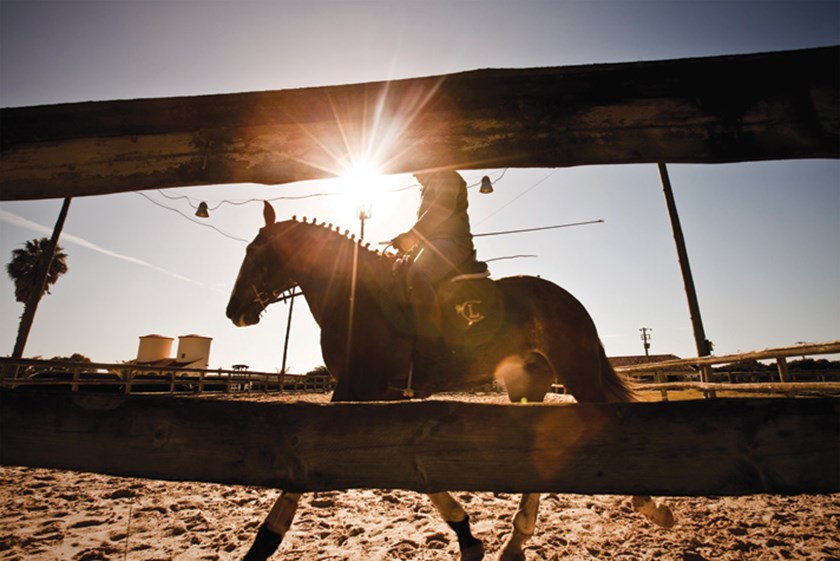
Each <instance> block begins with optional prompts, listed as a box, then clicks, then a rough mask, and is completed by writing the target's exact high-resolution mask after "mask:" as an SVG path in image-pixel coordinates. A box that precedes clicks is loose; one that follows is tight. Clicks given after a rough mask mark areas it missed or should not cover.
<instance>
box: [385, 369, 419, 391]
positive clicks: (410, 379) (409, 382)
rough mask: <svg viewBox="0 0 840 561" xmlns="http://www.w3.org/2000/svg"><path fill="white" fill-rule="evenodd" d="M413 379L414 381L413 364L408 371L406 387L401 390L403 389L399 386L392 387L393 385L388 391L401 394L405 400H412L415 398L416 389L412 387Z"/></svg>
mask: <svg viewBox="0 0 840 561" xmlns="http://www.w3.org/2000/svg"><path fill="white" fill-rule="evenodd" d="M413 379H414V364H413V363H412V365H411V366H410V367H409V369H408V378H406V381H405V387H404V388H401V387H398V386H392V385H390V384H388V389H389V390H394V391H398V392H401V393H402V396H403V397H404V398H406V399H411V398H413V397H414V388H412V387H411V385H412V382H413ZM394 380H395V381H396V380H399V378H396V379H394Z"/></svg>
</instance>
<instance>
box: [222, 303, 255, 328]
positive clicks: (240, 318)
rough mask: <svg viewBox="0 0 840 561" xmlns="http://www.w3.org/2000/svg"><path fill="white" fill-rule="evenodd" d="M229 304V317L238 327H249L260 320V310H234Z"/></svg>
mask: <svg viewBox="0 0 840 561" xmlns="http://www.w3.org/2000/svg"><path fill="white" fill-rule="evenodd" d="M233 308H234V306H228V309H227V317H228V318H229V319H230V321H232V322H233V325H235V326H236V327H247V326H249V325H254V324H257V323H259V322H260V312H259V311H256V310H234V309H233Z"/></svg>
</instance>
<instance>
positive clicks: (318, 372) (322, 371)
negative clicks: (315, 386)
mask: <svg viewBox="0 0 840 561" xmlns="http://www.w3.org/2000/svg"><path fill="white" fill-rule="evenodd" d="M306 375H307V376H329V377H330V378H332V374H330V371H329V369H328V368H327V367H326V366H323V365H321V366H316V367H315V368H313V369H312V370H310V371H309V372H307V373H306Z"/></svg>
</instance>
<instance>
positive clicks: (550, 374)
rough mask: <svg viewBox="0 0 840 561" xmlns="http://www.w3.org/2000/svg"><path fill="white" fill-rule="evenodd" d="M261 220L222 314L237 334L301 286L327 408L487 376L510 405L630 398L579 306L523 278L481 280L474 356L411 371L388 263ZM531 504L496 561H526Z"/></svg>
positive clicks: (314, 231)
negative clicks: (484, 315) (555, 389)
mask: <svg viewBox="0 0 840 561" xmlns="http://www.w3.org/2000/svg"><path fill="white" fill-rule="evenodd" d="M263 214H264V219H265V226H264V227H262V228H261V229H260V230H259V233H258V234H257V236H256V238H255V239H254V240H253V241H252V242H251V243H250V244H249V245H248V248H247V250H246V254H245V258H244V260H243V262H242V266H241V267H240V270H239V274H238V277H237V279H236V282H235V284H234V287H233V290H232V293H231V296H230V301H229V303H228V306H227V316H228V318H230V319H231V321H232V322H233V323H234V324H235V325H237V326H246V325H253V324H256V323H258V322H259V320H260V316H261V315H262V314H263V312H264V311H265V310H266V308H267V307H268V306H269V305H270V304H272V303H274V302H277V301H279V300H281V299H283V298H284V296H285V295H287V294H288V293H289V292H290V291H293V290H294V289H295V288H296V287H297V288H299V289H300V291H301V292H302V293H303V297H304V299H305V300H306V302H307V305H308V306H309V309H310V310H311V312H312V315H313V317H314V318H315V321H316V322H317V323H318V325H319V326H320V329H321V341H320V342H321V350H322V355H323V358H324V361H325V365H326V367H327V369H328V370H329V372H330V374H331V375H332V376H333V378H334V379H335V380H336V384H335V389H334V391H333V395H332V401H372V400H397V399H405V398H406V396H410V395H412V394H413V395H415V396H416V397H426V396H428V395H430V394H432V393H435V392H441V391H455V390H466V389H470V388H474V387H477V386H478V385H481V384H487V383H490V382H492V381H493V380H494V377H498V378H500V379H501V380H500V381H501V383H503V384H504V386H505V388H506V390H507V393H508V397H509V398H510V400H511V401H513V402H522V401H528V402H539V401H542V400H543V398H544V396H545V395H546V394H547V393H548V391H549V390H550V388H551V385H552V383H554V382H555V380H556V381H557V382H559V383H561V384H563V386H565V388H566V389H567V391H568V392H569V393H571V394H572V395H573V396H574V397H575V399H576V400H577V401H579V402H605V401H618V402H623V401H631V400H633V399H634V394H633V392H632V390H631V388H630V387H629V386H628V384H627V383H626V382H625V381H624V380H623V379H622V378H620V377H619V376H618V375H617V374H616V372H615V371H614V370H613V368H612V366H611V365H610V362H609V361H608V359H607V356H606V354H605V352H604V348H603V346H602V344H601V341H600V339H599V338H598V334H597V331H596V328H595V325H594V322H593V321H592V318H591V317H590V316H589V313H588V312H587V311H586V309H585V308H584V307H583V305H582V304H581V303H580V302H579V301H578V300H577V299H575V297H574V296H572V295H571V294H569V293H568V292H567V291H565V290H564V289H562V288H560V287H559V286H557V285H556V284H553V283H551V282H549V281H547V280H543V279H540V278H536V277H529V276H517V277H507V278H501V279H497V280H489V279H487V280H486V282H488V283H490V284H492V285H493V286H494V287H496V288H497V289H498V293H499V295H500V299H501V300H502V303H503V313H502V319H500V320H499V321H498V322H496V325H495V326H494V327H493V331H492V333H491V334H490V335H489V336H488V337H487V338H486V340H484V341H479V342H478V343H476V344H474V345H473V346H472V347H469V348H466V349H464V348H461V349H453V351H452V353H451V354H450V355H449V356H452V359H451V361H448V362H445V363H443V364H441V365H440V368H439V369H436V370H435V372H417V373H413V372H412V370H411V365H412V352H413V347H414V332H413V323H412V321H411V317H410V312H409V309H410V308H409V305H408V303H407V300H406V296H405V292H404V285H403V283H402V282H401V281H400V279H398V278H397V276H396V275H395V274H394V272H393V271H394V269H395V263H396V261H397V256H396V255H395V254H392V253H385V252H380V251H373V250H371V249H370V244H367V245H365V246H362V245H361V243H360V242H357V241H355V237H354V236H349V235H348V232H347V231H345V232H344V234H343V235H342V234H341V233H339V232H338V230H337V229H334V228H333V227H332V225H327V224H323V223H321V224H316V222H315V220H312V221H311V222H309V221H307V219H306V218H304V219H303V220H302V221H299V220H297V219H296V218H294V217H293V218H292V219H291V220H285V221H281V222H277V221H276V215H275V211H274V209H273V207H272V206H271V205H270V204H269V203H267V202H266V203H265V204H264V210H263ZM460 311H461V312H464V309H463V308H462V309H461V310H460ZM472 313H473V314H474V312H472ZM467 317H468V318H469V317H470V316H469V315H467ZM475 319H477V318H475V317H474V318H473V321H474V320H475ZM409 380H410V381H409ZM407 382H408V383H407ZM404 386H408V387H404ZM300 496H301V495H300V494H299V493H291V492H287V491H281V494H280V496H279V498H278V499H277V501H276V502H275V504H274V506H273V507H272V509H271V511H270V512H269V514H268V516H267V517H266V518H265V521H264V522H263V524H262V525H261V526H260V528H259V530H258V532H257V536H256V538H255V540H254V543H253V545H252V546H251V548H250V550H249V551H248V553H247V554H246V556H245V558H244V559H245V561H258V560H259V561H263V560H265V559H267V558H268V557H269V556H270V555H271V554H273V553H274V551H275V550H276V549H277V547H279V545H280V543H281V542H282V539H283V536H284V535H285V534H286V533H287V532H288V531H289V528H290V527H291V524H292V520H293V518H294V515H295V511H296V509H297V505H298V501H299V499H300ZM428 496H429V498H430V499H431V502H432V504H433V505H434V506H435V507H436V509H437V511H438V512H439V513H440V515H441V517H442V518H443V520H444V521H445V522H446V523H447V524H448V525H449V526H450V528H451V529H452V530H453V531H454V532H455V536H456V538H457V540H458V544H459V549H460V558H461V561H480V560H482V559H483V558H484V553H485V552H484V545H483V542H481V541H480V540H479V539H478V538H476V537H475V536H473V534H472V532H471V530H470V522H469V516H468V514H467V513H466V511H465V510H464V509H463V507H462V506H461V505H460V504H459V503H458V502H457V500H456V499H455V498H454V497H452V496H451V494H449V493H447V492H439V493H433V494H429V495H428ZM539 500H540V496H539V494H533V493H532V494H525V495H523V496H522V498H521V500H520V503H519V508H518V511H517V512H516V514H515V515H514V517H513V524H512V530H511V533H510V535H509V537H508V539H507V541H506V542H505V544H504V545H503V547H502V549H501V550H500V552H499V554H498V559H499V561H516V560H524V558H525V557H524V553H523V550H522V546H523V544H524V543H525V542H526V540H527V539H528V538H529V537H531V536H532V535H533V534H534V531H535V529H536V516H537V509H538V505H539ZM633 504H634V505H635V506H636V509H637V510H638V511H639V512H642V513H643V514H646V515H647V516H648V517H649V518H650V519H651V520H652V521H654V522H655V523H657V524H659V525H662V526H666V527H668V526H670V525H672V524H673V517H672V515H671V513H670V510H669V509H668V507H667V506H665V505H657V504H656V502H655V501H653V500H652V499H651V498H650V497H634V499H633Z"/></svg>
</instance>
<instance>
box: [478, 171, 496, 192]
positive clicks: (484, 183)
mask: <svg viewBox="0 0 840 561" xmlns="http://www.w3.org/2000/svg"><path fill="white" fill-rule="evenodd" d="M478 192H479V193H485V194H487V193H492V192H493V184H492V183H491V182H490V178H489V177H487V176H486V175H485V176H484V177H482V178H481V187H479V188H478Z"/></svg>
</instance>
